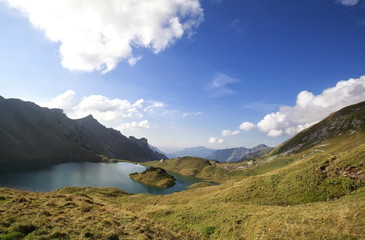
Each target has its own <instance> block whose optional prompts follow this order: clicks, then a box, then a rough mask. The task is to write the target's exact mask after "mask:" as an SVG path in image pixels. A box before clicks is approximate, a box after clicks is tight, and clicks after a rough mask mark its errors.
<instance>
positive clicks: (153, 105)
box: [144, 101, 165, 113]
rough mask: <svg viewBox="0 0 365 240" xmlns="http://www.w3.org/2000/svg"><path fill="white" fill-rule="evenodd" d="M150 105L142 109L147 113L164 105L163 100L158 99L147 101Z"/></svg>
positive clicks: (155, 110)
mask: <svg viewBox="0 0 365 240" xmlns="http://www.w3.org/2000/svg"><path fill="white" fill-rule="evenodd" d="M149 103H150V105H148V106H147V107H146V108H145V109H144V111H145V112H148V113H156V112H157V109H161V108H163V107H164V106H165V104H164V103H163V102H158V101H149Z"/></svg>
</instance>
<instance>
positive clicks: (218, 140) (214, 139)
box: [208, 137, 224, 143]
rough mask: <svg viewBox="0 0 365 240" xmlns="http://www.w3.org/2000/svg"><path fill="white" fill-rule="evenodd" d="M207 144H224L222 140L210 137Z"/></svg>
mask: <svg viewBox="0 0 365 240" xmlns="http://www.w3.org/2000/svg"><path fill="white" fill-rule="evenodd" d="M208 142H209V143H224V140H223V139H219V138H216V137H211V138H209V140H208Z"/></svg>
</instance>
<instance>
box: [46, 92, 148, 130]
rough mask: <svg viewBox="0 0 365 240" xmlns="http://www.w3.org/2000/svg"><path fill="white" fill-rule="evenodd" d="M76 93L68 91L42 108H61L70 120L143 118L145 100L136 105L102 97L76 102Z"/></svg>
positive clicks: (84, 98) (93, 96) (104, 120)
mask: <svg viewBox="0 0 365 240" xmlns="http://www.w3.org/2000/svg"><path fill="white" fill-rule="evenodd" d="M74 96H75V92H74V91H72V90H68V91H66V92H65V93H63V94H61V95H59V96H57V97H56V98H54V99H52V100H51V101H50V102H48V103H44V104H41V106H44V107H49V108H61V109H63V110H64V111H65V113H66V115H67V116H68V117H70V118H74V119H77V118H82V117H85V116H87V115H89V114H92V115H93V116H94V117H95V119H97V120H98V121H100V122H101V123H104V124H105V123H107V122H112V121H117V120H119V119H124V118H133V117H138V118H140V117H143V114H142V112H141V109H142V107H143V102H144V100H143V99H139V100H137V101H136V102H134V103H131V102H130V101H128V100H121V99H118V98H116V99H109V98H107V97H104V96H101V95H91V96H88V97H83V98H82V99H81V100H80V101H77V102H76V101H74Z"/></svg>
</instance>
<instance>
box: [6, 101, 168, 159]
mask: <svg viewBox="0 0 365 240" xmlns="http://www.w3.org/2000/svg"><path fill="white" fill-rule="evenodd" d="M100 156H104V157H107V158H118V159H124V160H131V161H140V162H141V161H148V160H154V159H161V158H164V159H165V158H166V157H165V156H164V155H162V154H159V153H156V152H154V151H152V150H151V149H150V148H149V147H148V143H147V140H146V139H144V138H142V139H136V138H134V137H129V138H127V137H125V136H124V135H122V134H121V133H120V132H119V131H116V130H114V129H111V128H106V127H104V126H103V125H101V124H100V123H99V122H98V121H97V120H95V119H94V118H93V117H92V116H91V115H89V116H87V117H85V118H82V119H77V120H71V119H69V118H68V117H67V116H66V115H65V114H64V113H63V112H62V110H60V109H48V108H42V107H39V106H38V105H36V104H34V103H31V102H24V101H21V100H18V99H4V98H2V97H0V162H16V161H23V162H24V161H28V160H35V159H37V160H44V159H46V160H45V161H48V160H47V159H54V160H60V161H61V159H63V160H72V161H98V160H100Z"/></svg>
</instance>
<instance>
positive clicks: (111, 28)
mask: <svg viewBox="0 0 365 240" xmlns="http://www.w3.org/2000/svg"><path fill="white" fill-rule="evenodd" d="M5 1H6V2H7V3H8V4H9V6H10V7H12V8H15V9H17V10H18V11H19V12H21V13H22V14H23V15H25V16H26V17H27V18H28V19H29V21H30V23H31V24H32V25H33V26H35V27H36V28H38V29H40V30H42V31H43V32H44V34H45V35H46V37H47V38H48V39H49V40H51V41H53V42H57V43H60V48H59V51H60V54H61V58H62V66H63V67H64V68H67V69H70V70H80V71H94V70H98V71H102V72H103V73H106V72H108V71H111V70H113V69H114V68H116V66H117V64H118V62H119V61H120V60H123V59H128V62H129V64H131V65H134V64H135V63H136V62H137V61H138V60H140V57H133V48H134V47H144V48H148V49H152V50H153V52H154V53H156V54H157V53H159V52H160V51H162V50H164V49H165V48H166V47H168V46H169V45H171V44H173V43H174V42H175V41H176V40H178V39H181V38H182V36H183V35H184V34H185V33H187V34H188V35H190V34H192V32H193V30H194V28H196V27H198V25H199V24H200V23H201V22H202V20H203V9H202V8H201V6H200V3H199V1H198V0H184V1H182V0H138V1H136V0H123V1H120V0H103V1H100V0H88V1H75V0H62V1H49V0H32V1H29V0H5Z"/></svg>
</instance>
